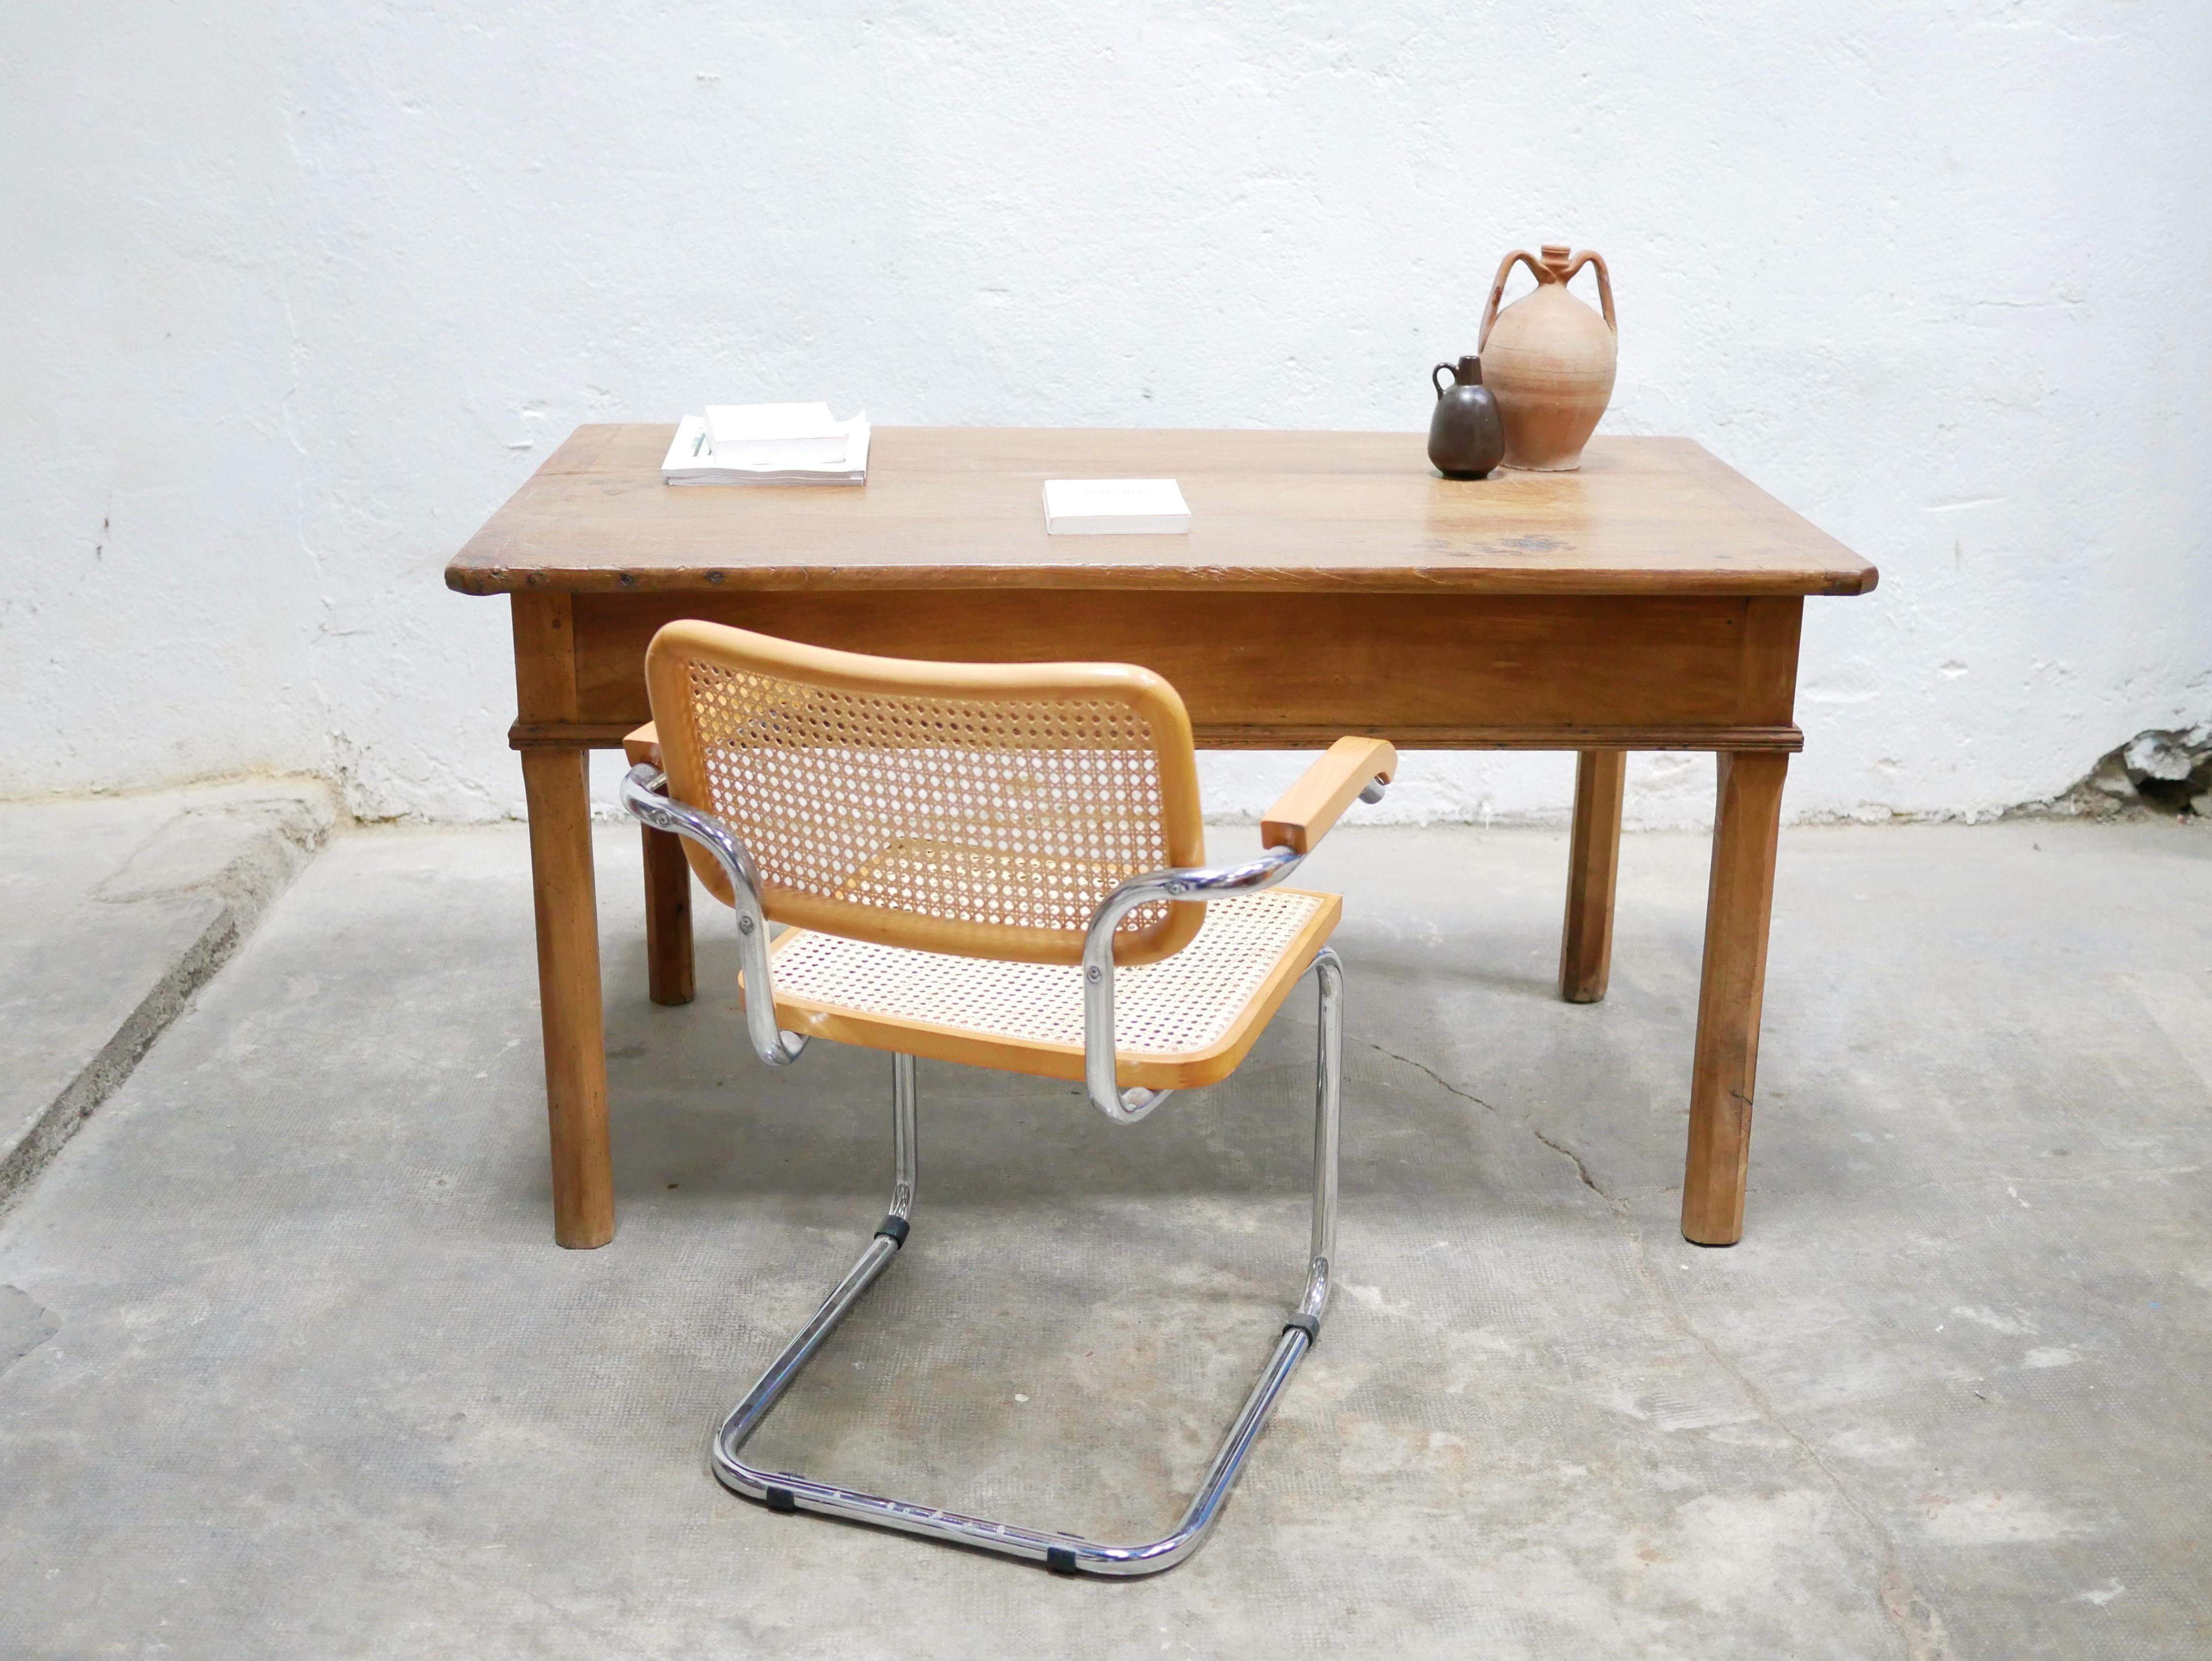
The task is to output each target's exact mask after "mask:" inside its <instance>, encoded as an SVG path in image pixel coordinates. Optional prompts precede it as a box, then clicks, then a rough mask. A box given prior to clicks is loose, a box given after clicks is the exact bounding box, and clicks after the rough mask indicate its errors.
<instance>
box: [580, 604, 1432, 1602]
mask: <svg viewBox="0 0 2212 1661" xmlns="http://www.w3.org/2000/svg"><path fill="white" fill-rule="evenodd" d="M646 678H647V684H648V686H649V687H650V689H651V693H652V701H653V725H652V727H648V728H641V729H640V731H639V732H637V733H634V734H632V735H631V740H630V743H629V746H628V748H629V754H630V758H631V759H632V760H633V761H634V762H636V763H637V764H636V765H635V766H633V767H632V768H631V769H630V770H629V776H628V777H627V778H626V779H625V780H624V781H623V789H622V799H623V806H624V807H625V808H627V809H628V810H629V812H631V813H632V814H634V815H635V816H636V817H637V818H640V819H641V820H643V821H644V822H645V823H646V824H648V825H650V826H653V828H655V829H657V830H660V831H673V832H674V833H675V834H677V835H678V836H679V837H683V838H684V851H685V853H686V855H688V856H689V858H690V861H691V866H692V868H693V869H694V870H695V871H696V873H698V876H699V878H700V880H701V881H702V882H703V883H704V884H705V885H706V886H707V888H708V890H709V891H711V892H712V893H713V894H714V896H715V897H717V898H718V899H720V900H721V901H722V903H723V904H726V905H729V906H732V908H734V910H736V912H737V922H738V962H739V970H740V977H741V980H740V983H741V985H742V987H743V989H744V1017H745V1025H746V1030H747V1033H748V1036H749V1037H750V1042H751V1043H752V1047H753V1049H754V1050H755V1052H756V1053H757V1054H758V1055H759V1056H760V1058H761V1059H762V1060H763V1062H767V1063H768V1064H769V1066H771V1067H783V1066H787V1065H788V1064H789V1063H791V1062H794V1061H796V1060H797V1059H798V1058H799V1054H800V1052H801V1051H802V1050H805V1047H806V1044H807V1043H808V1041H809V1040H810V1039H811V1038H815V1037H823V1038H830V1039H834V1040H836V1041H838V1042H840V1043H854V1044H863V1045H866V1046H867V1047H868V1048H870V1049H874V1050H889V1051H890V1054H891V1103H892V1107H891V1136H892V1162H893V1177H892V1185H891V1202H890V1214H889V1215H888V1216H886V1217H885V1218H884V1222H883V1226H881V1227H880V1228H878V1230H877V1231H876V1234H875V1238H873V1239H872V1240H871V1241H870V1242H869V1243H868V1246H867V1249H866V1250H865V1251H863V1252H862V1253H861V1255H860V1261H859V1262H856V1263H854V1266H853V1269H852V1270H851V1272H850V1273H849V1274H848V1275H846V1276H845V1278H844V1280H843V1281H842V1282H840V1283H839V1285H838V1287H837V1288H836V1291H835V1292H833V1293H830V1295H829V1300H828V1301H827V1302H825V1303H824V1304H823V1305H822V1307H821V1309H820V1310H819V1311H817V1313H816V1315H815V1317H814V1318H813V1319H812V1320H811V1321H810V1322H808V1323H807V1324H806V1327H805V1329H804V1330H803V1331H801V1332H800V1333H799V1335H798V1336H797V1337H795V1338H793V1340H792V1341H791V1342H790V1343H789V1344H788V1345H787V1347H786V1348H785V1349H784V1351H783V1353H782V1354H781V1355H779V1356H777V1357H776V1359H775V1361H774V1362H773V1363H772V1364H771V1365H770V1366H769V1369H768V1371H767V1372H764V1373H763V1374H762V1375H761V1377H760V1379H759V1382H757V1384H754V1385H753V1387H752V1389H751V1390H750V1391H749V1392H747V1394H746V1396H745V1397H744V1400H743V1401H742V1402H739V1403H738V1405H737V1407H736V1408H735V1409H732V1412H731V1413H730V1415H729V1416H728V1417H727V1418H726V1419H725V1420H724V1421H722V1423H721V1426H720V1428H719V1429H718V1430H717V1431H716V1432H715V1433H714V1437H713V1439H712V1440H711V1443H710V1445H709V1452H708V1457H709V1459H710V1461H711V1463H712V1464H713V1467H714V1474H715V1475H716V1476H717V1477H718V1478H720V1481H721V1482H722V1483H723V1485H724V1486H725V1487H726V1488H731V1489H732V1490H733V1491H734V1492H736V1493H738V1494H743V1495H744V1496H745V1497H747V1498H748V1499H752V1500H760V1501H762V1502H763V1503H764V1504H766V1505H767V1506H769V1507H770V1508H771V1509H773V1510H776V1511H784V1512H793V1511H811V1512H823V1513H826V1514H828V1515H830V1516H834V1517H843V1518H850V1519H852V1520H854V1521H857V1522H863V1523H872V1524H878V1525H881V1526H884V1527H889V1528H894V1529H902V1530H907V1531H908V1532H910V1533H915V1534H921V1535H927V1536H934V1537H936V1538H939V1539H943V1540H951V1541H957V1542H962V1543H964V1544H967V1545H970V1546H978V1547H981V1548H985V1549H987V1550H991V1551H995V1552H1000V1553H1002V1554H1004V1555H1007V1556H1010V1557H1018V1558H1024V1559H1028V1560H1030V1561H1037V1562H1042V1564H1044V1565H1045V1566H1046V1567H1048V1568H1052V1569H1054V1570H1057V1571H1059V1572H1060V1573H1090V1574H1103V1575H1132V1574H1147V1573H1152V1572H1154V1571H1157V1570H1159V1569H1164V1568H1168V1567H1172V1566H1173V1565H1175V1564H1176V1563H1177V1562H1180V1561H1182V1559H1183V1558H1184V1557H1186V1556H1188V1555H1189V1554H1190V1553H1191V1552H1192V1551H1194V1550H1195V1549H1196V1548H1197V1547H1198V1545H1199V1543H1200V1541H1201V1540H1202V1539H1203V1538H1204V1537H1205V1535H1206V1531H1207V1530H1208V1529H1209V1528H1211V1527H1212V1524H1213V1521H1214V1518H1216V1517H1217V1516H1218V1514H1219V1512H1220V1509H1221V1506H1222V1503H1223V1501H1224V1500H1225V1499H1226V1498H1227V1497H1228V1494H1229V1490H1230V1488H1231V1487H1232V1486H1233V1485H1234V1484H1235V1482H1236V1481H1237V1474H1238V1472H1239V1471H1240V1470H1241V1469H1242V1468H1243V1462H1244V1457H1245V1455H1246V1454H1247V1452H1248V1451H1249V1450H1250V1448H1251V1445H1252V1444H1253V1442H1254V1440H1255V1439H1256V1438H1257V1437H1258V1435H1259V1433H1260V1431H1261V1427H1262V1426H1263V1425H1264V1424H1265V1423H1266V1422H1267V1415H1268V1413H1269V1411H1270V1410H1271V1409H1273V1406H1274V1404H1275V1402H1276V1399H1277V1398H1278V1397H1279V1396H1280V1395H1281V1394H1282V1392H1283V1390H1284V1389H1285V1386H1286V1385H1287V1384H1289V1382H1290V1379H1291V1374H1292V1373H1293V1372H1295V1371H1296V1370H1297V1366H1298V1363H1299V1361H1300V1360H1301V1359H1303V1358H1304V1355H1305V1354H1306V1352H1307V1350H1308V1349H1310V1348H1311V1347H1312V1346H1313V1344H1314V1342H1315V1341H1316V1338H1318V1337H1319V1335H1320V1332H1321V1323H1322V1317H1323V1315H1324V1314H1325V1313H1326V1311H1327V1309H1328V1295H1329V1288H1330V1283H1331V1281H1332V1280H1333V1279H1334V1275H1335V1263H1334V1258H1335V1250H1336V1246H1335V1233H1336V1171H1337V1116H1338V1098H1339V1091H1340V1079H1341V1075H1342V1041H1341V996H1342V986H1343V970H1342V969H1341V967H1340V964H1338V961H1337V958H1336V954H1335V953H1334V952H1332V951H1331V950H1329V948H1328V937H1329V934H1330V931H1331V930H1332V929H1333V928H1334V927H1335V925H1336V922H1337V917H1338V915H1339V912H1340V902H1339V900H1338V898H1337V897H1336V896H1335V895H1334V894H1315V893H1304V892H1297V891H1291V890H1288V889H1285V888H1281V887H1279V886H1278V884H1279V883H1280V882H1281V880H1282V879H1283V878H1285V877H1286V876H1288V875H1289V874H1290V873H1291V871H1292V870H1294V869H1295V868H1296V867H1297V864H1298V862H1299V861H1301V860H1302V859H1303V858H1304V856H1305V855H1306V854H1307V852H1308V851H1309V850H1310V849H1311V848H1312V846H1313V844H1314V843H1316V842H1318V841H1319V840H1320V839H1321V837H1322V836H1323V835H1324V834H1325V833H1326V832H1327V831H1328V829H1329V827H1330V826H1331V825H1332V824H1334V823H1335V822H1336V819H1337V818H1338V816H1339V815H1340V814H1341V813H1342V812H1344V810H1345V809H1346V807H1347V806H1350V804H1351V802H1352V799H1353V798H1354V797H1360V798H1363V799H1364V800H1370V801H1373V800H1379V799H1380V798H1381V795H1382V789H1383V785H1384V784H1385V783H1386V782H1388V781H1389V778H1390V777H1391V776H1392V775H1393V773H1394V772H1395V770H1396V767H1397V756H1396V752H1395V751H1393V750H1392V749H1391V747H1390V746H1389V745H1388V744H1385V743H1383V742H1382V741H1381V740H1379V739H1355V738H1347V739H1340V740H1339V741H1338V743H1337V744H1336V745H1335V746H1334V748H1333V749H1331V750H1330V751H1328V752H1327V753H1326V754H1325V755H1324V756H1322V758H1321V759H1320V760H1319V761H1317V762H1316V764H1314V765H1313V767H1312V768H1311V769H1310V770H1309V771H1308V772H1307V773H1306V775H1305V776H1304V778H1302V779H1300V780H1299V781H1298V782H1297V784H1296V785H1295V786H1293V787H1292V788H1291V791H1290V792H1289V794H1286V795H1285V796H1284V797H1283V798H1282V800H1280V801H1279V802H1278V803H1277V804H1276V805H1275V806H1274V807H1273V810H1271V812H1269V814H1268V817H1267V819H1266V820H1265V821H1264V823H1263V824H1262V826H1261V842H1262V843H1263V844H1264V845H1265V849H1264V851H1263V852H1262V853H1261V855H1260V856H1259V857H1258V858H1257V859H1254V860H1251V861H1247V862H1245V863H1244V864H1242V865H1232V866H1225V867H1218V868H1206V867H1202V866H1200V863H1199V861H1200V859H1201V858H1202V857H1203V851H1204V850H1203V844H1202V833H1201V829H1200V814H1199V800H1198V773H1197V766H1196V763H1195V759H1194V756H1193V753H1192V747H1191V732H1190V721H1189V718H1188V716H1187V715H1185V714H1184V711H1183V706H1182V699H1181V698H1179V697H1176V692H1175V689H1174V688H1172V687H1171V686H1170V685H1169V684H1167V682H1165V681H1164V680H1163V679H1161V678H1159V677H1158V675H1156V674H1153V673H1152V672H1151V671H1150V670H1146V669H1139V668H1134V667H1132V666H1127V665H1123V664H1101V663H1030V664H1006V665H974V664H958V663H917V662H908V661H905V660H899V659H894V658H876V657H862V656H859V655H857V654H852V653H848V652H836V651H829V650H825V649H823V648H818V647H811V646H801V645H796V644H793V643H792V642H787V641H782V640H776V639H773V638H770V637H769V636H765V635H757V634H752V633H749V632H747V631H746V630H741V629H731V628H725V627H723V626H721V625H720V624H710V623H692V622H684V623H671V624H669V625H668V626H667V627H665V628H664V629H662V630H660V632H659V634H657V635H655V636H653V644H652V646H651V647H650V648H649V649H648V650H647V654H646ZM771 923H784V924H788V925H790V927H789V928H787V930H786V931H785V932H784V933H783V934H781V936H780V937H779V938H778V939H776V940H775V941H774V943H773V944H771V943H770V941H769V925H770V924H771ZM1309 969H1310V970H1313V971H1314V972H1315V975H1316V979H1317V981H1318V982H1319V985H1320V998H1321V1006H1320V1007H1321V1019H1320V1053H1319V1058H1318V1066H1317V1069H1316V1105H1315V1128H1314V1188H1313V1234H1312V1245H1311V1250H1310V1252H1309V1254H1308V1261H1307V1265H1306V1278H1305V1285H1304V1293H1303V1294H1302V1295H1301V1296H1300V1298H1299V1299H1298V1301H1297V1305H1296V1306H1295V1307H1294V1308H1293V1309H1292V1311H1291V1313H1290V1315H1289V1316H1288V1317H1287V1318H1286V1319H1285V1323H1284V1326H1283V1329H1282V1334H1281V1336H1280V1337H1279V1339H1278V1340H1277V1341H1276V1343H1275V1347H1274V1350H1273V1354H1272V1355H1271V1356H1270V1357H1269V1358H1268V1360H1267V1366H1266V1367H1265V1368H1264V1369H1263V1370H1262V1372H1261V1375H1260V1379H1259V1382H1258V1383H1257V1384H1255V1385H1254V1387H1253V1389H1252V1392H1251V1394H1250V1396H1249V1397H1247V1399H1246V1400H1245V1402H1244V1405H1243V1409H1242V1410H1241V1411H1240V1412H1239V1413H1238V1414H1237V1418H1236V1421H1235V1422H1234V1423H1233V1424H1231V1427H1230V1429H1229V1433H1228V1434H1227V1435H1226V1436H1225V1438H1224V1439H1223V1440H1222V1443H1221V1445H1220V1448H1219V1450H1218V1451H1217V1452H1216V1453H1215V1454H1214V1456H1213V1461H1212V1464H1211V1465H1209V1466H1208V1467H1207V1469H1206V1475H1205V1478H1204V1480H1203V1481H1202V1482H1200V1485H1199V1490H1198V1493H1197V1494H1196V1496H1195V1497H1194V1499H1193V1500H1191V1502H1190V1506H1189V1508H1188V1510H1187V1511H1186V1512H1184V1513H1183V1517H1182V1521H1181V1522H1180V1523H1178V1524H1176V1528H1175V1529H1174V1530H1173V1531H1172V1532H1171V1533H1170V1534H1168V1535H1166V1536H1164V1537H1163V1538H1161V1539H1158V1540H1155V1541H1152V1542H1146V1543H1145V1544H1141V1545H1133V1546H1113V1545H1102V1544H1099V1543H1097V1542H1092V1541H1090V1540H1085V1539H1083V1538H1081V1537H1079V1536H1075V1535H1072V1534H1045V1533H1040V1532H1037V1531H1036V1530H1031V1529H1025V1528H1018V1527H1015V1526H1013V1525H1012V1524H1004V1523H994V1522H990V1521H987V1520H985V1519H983V1518H975V1517H966V1516H962V1515H959V1514H957V1513H955V1512H945V1511H939V1510H936V1509H934V1508H933V1507H930V1506H920V1505H912V1504H908V1503H906V1502H904V1501H901V1500H889V1499H884V1498H882V1497H880V1496H878V1495H875V1494H866V1493H861V1492H859V1491H856V1490H854V1489H851V1488H840V1487H838V1486H836V1485H835V1484H832V1483H829V1482H811V1481H809V1480H807V1479H805V1478H804V1477H800V1476H797V1475H792V1474H790V1473H788V1472H768V1471H763V1470H757V1469H754V1468H753V1467H752V1466H750V1465H748V1464H746V1463H744V1459H743V1457H741V1455H742V1453H743V1451H744V1445H745V1442H746V1439H748V1438H749V1437H750V1436H751V1434H752V1433H753V1432H754V1431H755V1430H756V1429H757V1428H758V1427H759V1426H760V1424H761V1423H762V1421H763V1420H765V1419H766V1418H767V1416H768V1415H769V1411H770V1410H771V1409H773V1408H774V1407H775V1403H776V1402H777V1400H778V1399H779V1398H780V1397H781V1396H782V1394H783V1393H784V1391H785V1390H786V1389H787V1388H788V1387H789V1386H790V1384H792V1382H793V1380H794V1379H795V1378H797V1377H798V1375H799V1371H800V1369H802V1368H803V1367H804V1366H805V1365H806V1363H807V1360H809V1359H810V1358H811V1356H812V1355H813V1354H814V1352H815V1351H816V1349H817V1348H819V1347H820V1345H821V1344H822V1342H823V1340H824V1339H825V1338H827V1337H828V1336H829V1334H830V1333H831V1332H832V1331H834V1330H835V1329H836V1327H837V1324H838V1323H840V1322H841V1321H842V1320H843V1319H844V1318H845V1316H846V1314H847V1312H848V1311H850V1310H851V1309H852V1307H853V1305H854V1304H856V1303H857V1302H859V1300H860V1298H861V1296H862V1295H863V1294H864V1293H866V1291H867V1290H868V1288H869V1287H871V1286H872V1285H873V1284H874V1282H875V1281H876V1279H877V1277H878V1275H881V1274H882V1273H883V1272H884V1269H885V1268H886V1267H888V1266H889V1264H890V1261H891V1259H892V1258H893V1257H894V1256H896V1255H897V1253H898V1251H899V1250H900V1249H901V1248H902V1246H903V1245H905V1244H906V1242H907V1239H908V1230H909V1227H910V1226H911V1219H912V1216H913V1210H914V1200H915V1174H916V1157H915V1103H916V1098H917V1088H916V1083H915V1057H916V1056H929V1057H931V1058H932V1059H933V1060H938V1061H951V1062H969V1063H971V1064H974V1065H976V1066H981V1067H993V1068H1005V1069H1007V1070H1009V1071H1012V1072H1018V1073H1029V1074H1038V1075H1041V1076H1042V1077H1046V1078H1053V1079H1065V1080H1073V1081H1079V1082H1080V1083H1082V1084H1083V1085H1085V1086H1086V1088H1087V1092H1088V1094H1089V1096H1090V1098H1091V1105H1092V1106H1094V1107H1096V1108H1097V1110H1099V1111H1100V1112H1102V1113H1103V1114H1105V1115H1106V1116H1107V1117H1109V1119H1112V1120H1114V1121H1115V1123H1121V1124H1132V1123H1135V1122H1136V1121H1138V1120H1139V1119H1142V1118H1144V1117H1145V1116H1146V1115H1148V1114H1150V1113H1151V1112H1152V1111H1153V1110H1155V1109H1156V1108H1158V1106H1159V1104H1161V1103H1162V1102H1163V1101H1164V1100H1165V1099H1166V1098H1167V1097H1168V1095H1169V1094H1170V1092H1173V1091H1176V1090H1179V1089H1187V1088H1192V1087H1194V1086H1201V1085H1207V1084H1212V1083H1214V1082H1216V1081H1218V1080H1221V1079H1224V1078H1226V1077H1227V1076H1228V1075H1229V1074H1231V1072H1233V1071H1235V1070H1236V1068H1237V1065H1238V1063H1239V1062H1242V1061H1243V1058H1244V1056H1245V1054H1246V1052H1247V1051H1248V1050H1250V1048H1251V1047H1252V1044H1253V1042H1254V1040H1255V1038H1256V1037H1258V1036H1259V1033H1260V1031H1261V1028H1262V1027H1264V1026H1265V1025H1267V1021H1268V1020H1269V1019H1270V1018H1271V1017H1272V1016H1273V1014H1274V1013H1275V1010H1276V1009H1277V1007H1279V1005H1280V1004H1281V1002H1282V1001H1283V999H1284V997H1285V995H1287V994H1288V993H1289V991H1290V989H1291V986H1292V985H1293V984H1294V983H1296V982H1297V980H1298V979H1299V978H1300V977H1302V976H1303V975H1304V973H1305V971H1306V970H1309Z"/></svg>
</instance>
